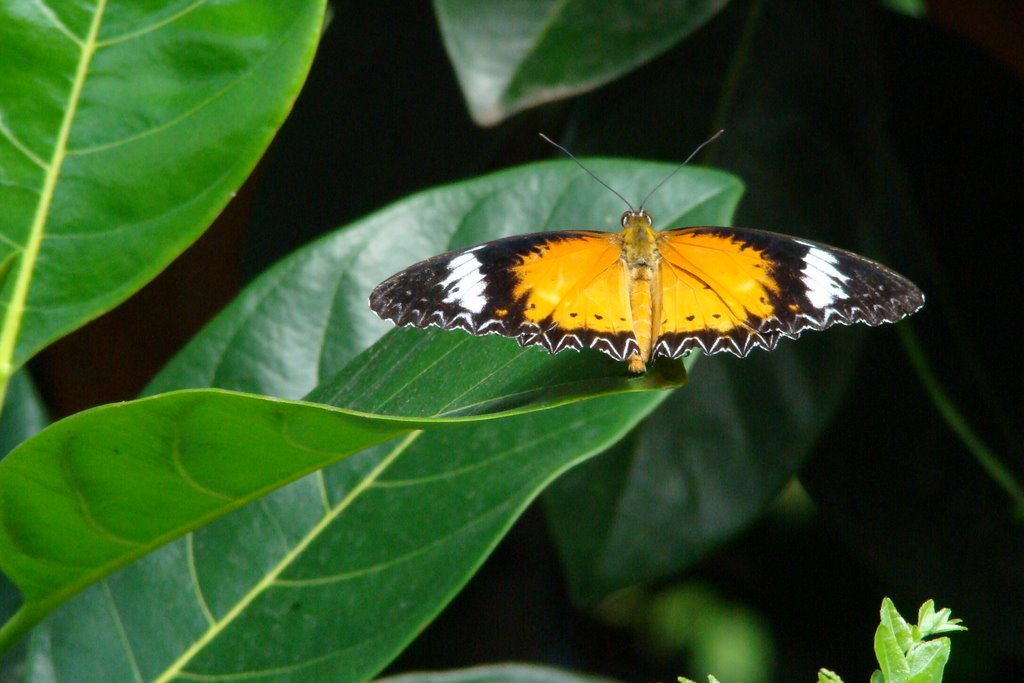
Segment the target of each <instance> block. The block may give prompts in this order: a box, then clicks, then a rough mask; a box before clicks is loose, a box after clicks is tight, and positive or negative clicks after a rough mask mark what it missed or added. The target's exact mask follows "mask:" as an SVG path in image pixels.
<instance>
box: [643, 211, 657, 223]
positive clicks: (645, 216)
mask: <svg viewBox="0 0 1024 683" xmlns="http://www.w3.org/2000/svg"><path fill="white" fill-rule="evenodd" d="M643 214H644V218H646V219H647V225H654V217H653V216H651V214H649V213H647V212H646V211H644V212H643Z"/></svg>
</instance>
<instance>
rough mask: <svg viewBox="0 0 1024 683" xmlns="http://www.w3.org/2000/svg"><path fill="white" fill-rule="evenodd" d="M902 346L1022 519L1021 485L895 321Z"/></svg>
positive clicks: (917, 345) (947, 420)
mask: <svg viewBox="0 0 1024 683" xmlns="http://www.w3.org/2000/svg"><path fill="white" fill-rule="evenodd" d="M897 329H898V330H899V333H900V338H901V340H902V341H903V347H904V349H905V350H906V352H907V357H908V358H910V363H911V365H913V367H914V371H915V372H916V373H917V377H918V379H920V380H921V384H922V385H923V386H924V388H925V391H926V392H927V393H928V396H929V397H930V398H931V400H932V404H933V405H934V406H935V408H936V410H938V411H939V415H941V416H942V419H943V420H944V421H945V423H946V425H947V426H948V427H949V428H950V430H952V432H953V433H954V434H956V436H957V437H958V438H959V439H960V441H961V443H963V445H964V446H965V447H966V448H967V450H968V451H970V452H971V455H973V456H974V459H975V460H977V461H978V464H979V465H981V467H982V469H984V470H985V471H986V472H987V473H988V475H989V476H990V477H991V478H992V480H993V481H994V482H995V483H996V484H997V485H998V486H999V487H1000V488H1001V489H1003V490H1004V491H1006V493H1007V495H1008V496H1009V497H1010V500H1012V501H1013V506H1014V508H1013V516H1014V518H1015V519H1016V520H1017V521H1020V520H1024V488H1022V487H1021V484H1020V482H1018V481H1017V480H1016V479H1015V478H1014V476H1013V474H1011V473H1010V471H1009V470H1008V469H1007V468H1006V466H1005V465H1004V464H1003V462H1002V461H1001V460H1000V459H999V458H998V457H996V455H995V453H993V452H992V450H991V449H990V448H989V447H988V446H987V445H986V444H985V442H984V441H983V440H982V439H981V437H980V436H978V434H977V433H975V431H974V430H973V429H971V426H970V425H969V424H968V423H967V420H966V419H965V418H964V416H963V415H962V414H961V413H960V411H959V410H957V407H956V405H955V404H954V403H953V400H952V399H951V398H950V397H949V395H948V394H947V393H946V391H945V390H944V389H943V388H942V384H941V382H939V379H938V377H937V376H936V375H935V372H934V371H933V370H932V368H931V365H929V363H928V358H927V357H926V356H925V353H924V350H923V349H922V348H921V343H920V342H919V341H918V339H917V335H915V334H914V331H913V329H912V328H911V327H910V325H907V324H903V325H897Z"/></svg>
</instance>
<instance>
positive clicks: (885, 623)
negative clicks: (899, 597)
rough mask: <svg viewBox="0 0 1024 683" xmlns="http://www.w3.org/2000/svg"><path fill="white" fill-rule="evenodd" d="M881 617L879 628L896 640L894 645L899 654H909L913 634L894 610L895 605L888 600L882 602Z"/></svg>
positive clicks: (912, 642)
mask: <svg viewBox="0 0 1024 683" xmlns="http://www.w3.org/2000/svg"><path fill="white" fill-rule="evenodd" d="M881 615H882V622H881V626H882V627H884V628H885V629H886V630H887V631H888V632H889V633H892V635H893V637H895V638H896V644H897V645H898V646H899V648H900V652H903V653H907V652H909V651H910V648H911V647H913V645H914V635H913V632H912V631H911V629H910V625H909V624H907V622H906V620H905V619H904V618H903V617H902V616H901V615H900V613H899V612H898V611H897V610H896V605H894V604H893V602H892V600H890V599H889V598H885V599H884V600H882V609H881Z"/></svg>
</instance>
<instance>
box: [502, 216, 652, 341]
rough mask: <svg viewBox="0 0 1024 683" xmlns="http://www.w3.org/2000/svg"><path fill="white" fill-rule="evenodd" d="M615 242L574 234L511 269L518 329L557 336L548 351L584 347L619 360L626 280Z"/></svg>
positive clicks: (627, 336)
mask: <svg viewBox="0 0 1024 683" xmlns="http://www.w3.org/2000/svg"><path fill="white" fill-rule="evenodd" d="M614 238H615V235H613V234H610V233H601V232H591V233H577V235H576V236H574V237H573V238H572V239H567V240H553V241H549V242H546V243H544V244H542V245H539V246H538V247H537V248H536V249H535V250H533V251H531V252H530V253H529V254H526V255H525V256H523V258H522V262H521V263H520V264H519V265H517V266H513V267H512V269H511V272H512V275H513V278H514V280H515V282H516V285H515V288H514V290H513V298H514V299H515V301H516V302H517V303H519V304H520V305H521V310H522V316H523V325H524V327H526V328H535V329H536V331H537V333H538V334H542V335H543V334H546V335H548V336H549V337H552V336H558V337H559V339H558V341H557V342H553V347H554V348H553V349H552V350H553V351H558V350H560V349H561V348H563V347H566V346H568V345H572V346H573V347H575V348H579V347H580V346H583V347H589V348H596V349H600V350H602V351H605V352H606V353H609V355H612V356H613V357H615V358H619V359H621V358H625V357H626V356H627V355H628V353H629V351H630V350H631V347H632V336H633V320H632V315H631V312H630V306H629V278H628V274H627V272H626V268H625V266H624V264H623V262H622V260H621V259H620V258H619V257H620V255H621V252H622V250H621V249H620V247H619V246H618V245H617V244H615V241H614ZM576 342H578V343H579V346H577V345H576Z"/></svg>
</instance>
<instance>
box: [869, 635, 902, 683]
mask: <svg viewBox="0 0 1024 683" xmlns="http://www.w3.org/2000/svg"><path fill="white" fill-rule="evenodd" d="M875 658H876V659H877V660H878V665H879V666H880V667H881V671H882V676H883V680H884V681H885V683H906V680H907V676H909V675H910V667H908V666H907V660H906V657H905V656H904V653H903V649H902V648H900V644H899V640H898V639H897V638H896V634H895V633H894V632H893V630H892V629H891V628H889V627H888V626H887V625H886V623H885V622H884V621H883V622H882V623H881V624H879V625H878V629H876V630H875Z"/></svg>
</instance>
